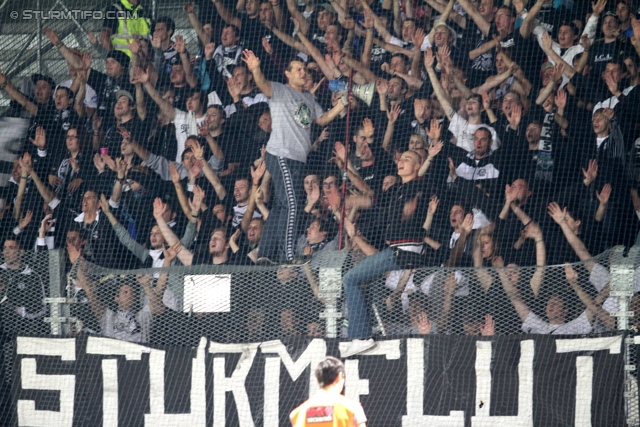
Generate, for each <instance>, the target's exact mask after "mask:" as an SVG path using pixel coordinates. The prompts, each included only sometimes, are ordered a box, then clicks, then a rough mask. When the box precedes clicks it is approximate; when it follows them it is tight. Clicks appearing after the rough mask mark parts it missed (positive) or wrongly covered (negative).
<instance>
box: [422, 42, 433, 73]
mask: <svg viewBox="0 0 640 427" xmlns="http://www.w3.org/2000/svg"><path fill="white" fill-rule="evenodd" d="M434 62H435V58H434V56H433V50H431V48H430V47H429V48H427V50H425V51H424V67H425V68H426V69H427V70H428V69H430V68H433V64H434Z"/></svg>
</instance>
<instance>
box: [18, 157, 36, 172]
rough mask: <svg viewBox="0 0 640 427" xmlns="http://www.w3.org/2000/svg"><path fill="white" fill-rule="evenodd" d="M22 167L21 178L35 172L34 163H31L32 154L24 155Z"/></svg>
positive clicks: (21, 162)
mask: <svg viewBox="0 0 640 427" xmlns="http://www.w3.org/2000/svg"><path fill="white" fill-rule="evenodd" d="M20 166H21V167H22V172H21V174H22V175H21V176H24V177H27V176H29V175H31V171H32V170H33V162H32V161H31V154H29V153H24V154H23V155H22V158H21V159H20Z"/></svg>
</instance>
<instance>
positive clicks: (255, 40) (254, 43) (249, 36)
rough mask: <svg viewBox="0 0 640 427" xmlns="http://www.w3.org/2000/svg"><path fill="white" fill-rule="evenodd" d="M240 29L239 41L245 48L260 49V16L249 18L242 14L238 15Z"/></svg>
mask: <svg viewBox="0 0 640 427" xmlns="http://www.w3.org/2000/svg"><path fill="white" fill-rule="evenodd" d="M240 21H241V22H242V29H241V32H240V42H241V44H242V46H244V48H245V49H249V50H251V51H253V52H259V51H260V50H261V49H262V32H263V28H264V25H262V23H261V22H260V17H259V16H256V17H255V18H249V16H248V15H246V14H244V15H242V16H240Z"/></svg>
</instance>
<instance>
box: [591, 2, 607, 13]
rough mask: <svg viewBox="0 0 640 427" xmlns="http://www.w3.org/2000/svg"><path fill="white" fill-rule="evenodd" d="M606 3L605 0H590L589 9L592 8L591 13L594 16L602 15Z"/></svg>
mask: <svg viewBox="0 0 640 427" xmlns="http://www.w3.org/2000/svg"><path fill="white" fill-rule="evenodd" d="M606 5H607V0H598V1H597V2H595V3H594V2H591V10H593V14H594V15H596V16H600V15H602V12H604V7H605V6H606Z"/></svg>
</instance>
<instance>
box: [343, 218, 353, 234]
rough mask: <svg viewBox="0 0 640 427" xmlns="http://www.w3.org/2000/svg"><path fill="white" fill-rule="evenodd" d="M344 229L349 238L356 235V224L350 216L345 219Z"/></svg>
mask: <svg viewBox="0 0 640 427" xmlns="http://www.w3.org/2000/svg"><path fill="white" fill-rule="evenodd" d="M344 230H345V231H346V232H347V236H349V238H353V236H355V235H356V226H355V224H354V223H353V222H351V220H349V218H345V219H344Z"/></svg>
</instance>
